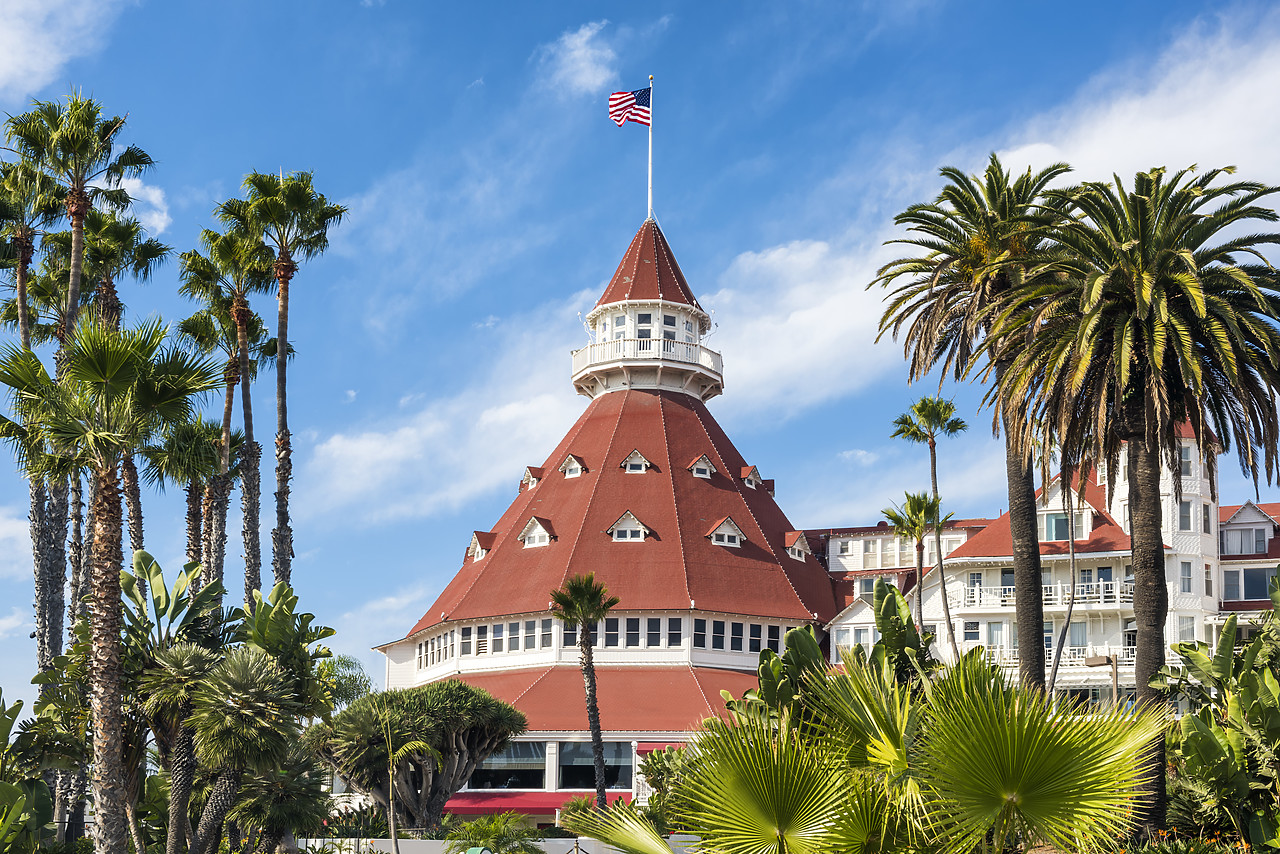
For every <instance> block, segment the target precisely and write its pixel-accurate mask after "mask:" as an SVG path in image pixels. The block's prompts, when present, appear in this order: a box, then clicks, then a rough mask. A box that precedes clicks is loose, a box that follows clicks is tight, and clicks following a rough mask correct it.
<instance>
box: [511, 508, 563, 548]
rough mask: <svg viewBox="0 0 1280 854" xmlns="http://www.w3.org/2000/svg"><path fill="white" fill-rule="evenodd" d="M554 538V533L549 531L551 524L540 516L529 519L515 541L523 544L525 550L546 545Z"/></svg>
mask: <svg viewBox="0 0 1280 854" xmlns="http://www.w3.org/2000/svg"><path fill="white" fill-rule="evenodd" d="M555 538H556V535H555V532H554V531H553V530H551V523H550V522H549V521H547V520H546V519H543V518H542V517H540V516H532V517H530V518H529V521H528V523H526V524H525V526H524V529H523V530H521V531H520V536H518V537H516V539H518V540H520V542H522V543H524V547H525V548H526V549H532V548H537V547H539V546H545V545H548V544H549V543H550V542H551V541H552V540H554V539H555Z"/></svg>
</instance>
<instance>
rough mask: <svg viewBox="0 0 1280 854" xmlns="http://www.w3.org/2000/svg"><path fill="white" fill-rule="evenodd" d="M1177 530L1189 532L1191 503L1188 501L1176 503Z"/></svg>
mask: <svg viewBox="0 0 1280 854" xmlns="http://www.w3.org/2000/svg"><path fill="white" fill-rule="evenodd" d="M1178 530H1179V531H1190V530H1191V502H1190V501H1179V502H1178Z"/></svg>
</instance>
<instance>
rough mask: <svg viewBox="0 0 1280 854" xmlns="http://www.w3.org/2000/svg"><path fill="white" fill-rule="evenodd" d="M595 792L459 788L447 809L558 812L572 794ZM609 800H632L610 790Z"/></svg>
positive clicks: (482, 812)
mask: <svg viewBox="0 0 1280 854" xmlns="http://www.w3.org/2000/svg"><path fill="white" fill-rule="evenodd" d="M590 794H591V792H587V791H582V792H508V791H504V790H501V789H480V790H478V791H474V792H458V793H457V794H456V795H454V796H453V797H452V798H450V799H449V802H448V803H446V804H445V805H444V811H445V812H449V813H455V814H458V815H489V814H490V813H499V812H507V811H508V810H510V811H512V812H519V813H525V814H526V815H555V812H556V810H558V809H560V808H561V807H562V806H564V805H565V802H566V801H568V800H569V799H570V798H576V797H580V796H582V795H588V796H589V795H590ZM606 797H607V798H608V801H609V803H613V802H614V801H616V800H618V799H619V798H622V799H623V800H628V801H629V800H631V793H630V792H626V791H620V792H608V793H607V794H606Z"/></svg>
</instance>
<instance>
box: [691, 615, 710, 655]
mask: <svg viewBox="0 0 1280 854" xmlns="http://www.w3.org/2000/svg"><path fill="white" fill-rule="evenodd" d="M693 645H694V646H695V647H697V648H698V649H706V648H707V621H706V620H703V619H695V620H694V621H693Z"/></svg>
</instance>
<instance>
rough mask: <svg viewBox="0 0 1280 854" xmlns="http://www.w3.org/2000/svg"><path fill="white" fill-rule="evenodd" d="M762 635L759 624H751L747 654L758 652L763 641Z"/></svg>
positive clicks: (761, 628) (761, 627)
mask: <svg viewBox="0 0 1280 854" xmlns="http://www.w3.org/2000/svg"><path fill="white" fill-rule="evenodd" d="M763 634H764V631H763V626H760V625H759V624H756V623H752V625H751V637H750V639H749V640H748V642H747V652H759V651H760V642H761V640H762V639H763V638H762V635H763Z"/></svg>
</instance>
